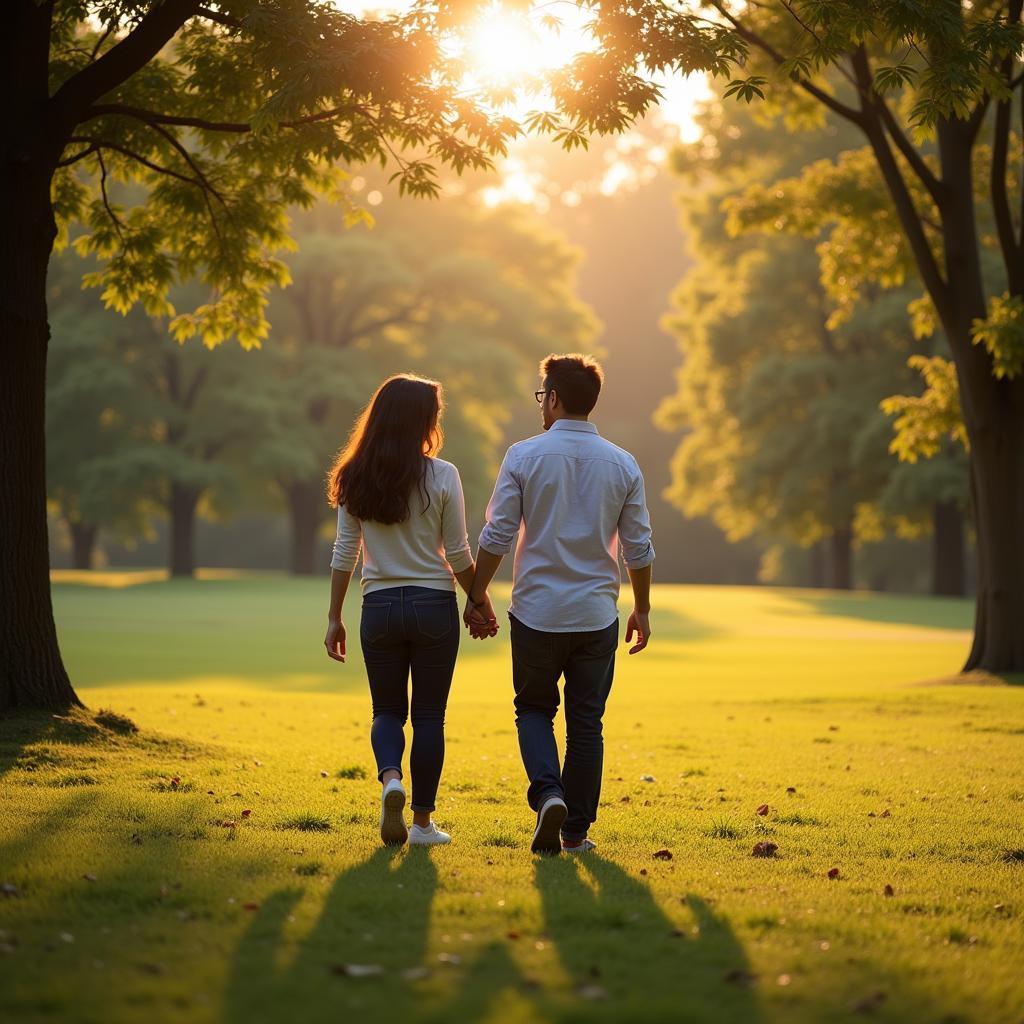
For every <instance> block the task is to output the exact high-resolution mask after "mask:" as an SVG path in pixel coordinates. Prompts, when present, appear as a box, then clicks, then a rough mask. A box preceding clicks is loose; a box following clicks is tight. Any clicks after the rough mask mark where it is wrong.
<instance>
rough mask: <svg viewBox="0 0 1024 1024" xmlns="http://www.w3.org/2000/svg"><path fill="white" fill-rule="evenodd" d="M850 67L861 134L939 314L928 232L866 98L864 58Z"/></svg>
mask: <svg viewBox="0 0 1024 1024" xmlns="http://www.w3.org/2000/svg"><path fill="white" fill-rule="evenodd" d="M853 67H854V73H855V74H856V75H857V81H858V84H859V85H860V92H861V100H862V103H863V104H864V105H863V107H862V108H861V109H862V112H863V115H864V120H863V130H864V134H865V135H866V136H867V139H868V143H869V144H870V146H871V150H872V152H873V153H874V154H875V160H876V161H877V163H878V168H879V170H880V171H881V174H882V180H883V181H884V182H885V185H886V188H887V189H888V191H889V197H890V198H891V199H892V202H893V205H894V206H895V208H896V216H897V217H898V218H899V220H900V224H901V225H902V227H903V232H904V234H905V235H906V236H907V242H908V243H909V245H910V249H911V252H912V253H913V254H914V260H915V262H916V263H917V267H918V270H919V271H920V273H921V279H922V280H923V282H924V286H925V288H926V289H927V290H928V294H929V295H930V296H931V299H932V302H933V303H934V304H935V307H936V309H938V310H939V311H940V314H942V313H944V312H948V301H947V300H948V290H949V285H948V283H947V282H946V280H945V278H944V277H943V276H942V271H941V270H940V269H939V265H938V262H937V260H936V259H935V253H934V252H932V247H931V244H930V243H929V241H928V236H927V235H926V234H925V230H924V224H923V223H922V220H921V215H920V214H919V213H918V211H917V207H916V206H915V205H914V197H913V196H912V195H911V193H910V189H909V187H908V186H907V182H906V181H905V179H904V177H903V172H902V171H901V170H900V166H899V164H898V163H897V162H896V157H895V155H894V154H893V151H892V149H891V148H890V146H889V140H888V138H887V136H886V131H885V126H884V125H883V123H882V121H881V117H880V112H879V110H878V108H877V107H876V106H875V104H873V103H872V102H871V99H870V96H871V93H870V87H871V69H870V67H868V65H867V63H866V62H863V63H862V62H855V63H854V65H853Z"/></svg>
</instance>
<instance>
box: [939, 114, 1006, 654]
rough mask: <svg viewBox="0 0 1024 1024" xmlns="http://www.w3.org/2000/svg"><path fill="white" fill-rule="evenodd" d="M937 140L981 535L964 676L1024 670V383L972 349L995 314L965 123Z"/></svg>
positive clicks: (946, 311)
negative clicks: (996, 370) (976, 334)
mask: <svg viewBox="0 0 1024 1024" xmlns="http://www.w3.org/2000/svg"><path fill="white" fill-rule="evenodd" d="M938 142H939V157H940V160H941V163H942V171H943V181H944V182H945V184H946V186H947V197H946V201H945V207H944V209H943V217H942V228H943V249H944V252H945V257H946V276H947V280H948V283H949V293H950V294H949V296H948V301H946V302H944V303H941V304H938V303H937V304H936V308H937V309H938V312H939V315H940V317H941V319H942V323H943V327H944V328H945V331H946V336H947V338H948V339H949V344H950V347H951V349H952V350H953V356H954V360H955V363H956V370H957V380H958V382H959V385H960V405H961V408H962V410H963V417H964V425H965V426H966V428H967V437H968V439H969V441H970V447H971V453H970V464H971V498H972V501H973V504H974V510H973V511H974V521H975V524H976V526H977V532H978V552H977V557H978V596H977V604H976V608H975V621H974V643H973V645H972V647H971V652H970V654H969V655H968V657H967V661H966V663H965V665H964V670H965V671H967V670H970V669H976V668H981V669H986V670H987V671H990V672H1024V627H1022V624H1024V377H1020V376H1018V377H1017V378H1015V379H1013V380H1009V379H1007V378H1005V377H1004V378H1002V379H997V378H996V377H995V375H994V374H993V365H992V357H991V356H990V355H989V353H988V352H987V351H986V349H985V347H984V346H983V345H975V344H974V341H973V337H972V330H973V324H974V321H975V320H976V319H981V318H984V317H986V316H987V313H988V310H987V304H986V301H985V290H984V285H983V280H982V273H981V257H980V252H981V249H980V240H979V238H978V233H977V226H976V223H975V209H974V199H973V195H974V193H973V187H974V185H973V181H972V165H971V147H970V145H969V144H968V142H967V141H966V137H965V127H964V122H961V121H953V122H949V121H943V122H940V124H939V128H938ZM1012 269H1014V270H1016V269H1017V268H1012Z"/></svg>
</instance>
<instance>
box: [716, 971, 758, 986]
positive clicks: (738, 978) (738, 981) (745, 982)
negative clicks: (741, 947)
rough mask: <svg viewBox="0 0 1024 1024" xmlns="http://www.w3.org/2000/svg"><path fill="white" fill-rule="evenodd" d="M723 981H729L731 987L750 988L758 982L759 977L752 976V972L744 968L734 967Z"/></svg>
mask: <svg viewBox="0 0 1024 1024" xmlns="http://www.w3.org/2000/svg"><path fill="white" fill-rule="evenodd" d="M722 980H723V981H727V982H728V983H729V984H730V985H740V986H742V987H743V988H749V987H750V986H751V985H753V984H754V982H755V981H757V975H756V974H751V973H750V971H748V970H745V969H744V968H742V967H734V968H733V969H732V970H731V971H727V972H726V974H725V976H724V977H723V978H722Z"/></svg>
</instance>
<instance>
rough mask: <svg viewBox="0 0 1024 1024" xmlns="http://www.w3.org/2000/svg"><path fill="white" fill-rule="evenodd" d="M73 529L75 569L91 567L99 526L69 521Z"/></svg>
mask: <svg viewBox="0 0 1024 1024" xmlns="http://www.w3.org/2000/svg"><path fill="white" fill-rule="evenodd" d="M68 529H69V530H70V531H71V565H72V568H75V569H91V568H92V556H93V551H94V549H95V547H96V537H97V535H98V534H99V532H100V531H99V527H98V526H93V525H92V524H90V523H79V522H72V521H70V520H69V521H68Z"/></svg>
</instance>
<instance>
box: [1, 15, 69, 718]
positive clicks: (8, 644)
mask: <svg viewBox="0 0 1024 1024" xmlns="http://www.w3.org/2000/svg"><path fill="white" fill-rule="evenodd" d="M8 14H9V15H10V17H9V18H8V19H7V22H6V24H5V27H4V33H3V34H2V35H3V37H4V38H3V41H2V42H0V65H2V66H0V88H2V89H3V93H4V95H5V96H7V97H8V98H9V99H10V100H11V103H10V105H9V107H8V109H7V124H6V125H5V128H4V131H3V134H2V137H0V360H2V366H3V371H2V372H0V469H2V477H3V479H2V482H0V579H2V581H3V582H2V586H3V589H4V596H3V600H0V651H2V652H3V653H2V656H0V714H5V713H8V712H11V711H13V710H15V709H19V708H49V709H52V710H62V709H66V708H68V707H70V706H71V705H75V704H81V702H80V701H79V699H78V697H77V696H76V694H75V691H74V689H72V686H71V681H70V680H69V679H68V674H67V672H66V671H65V668H64V663H63V661H62V660H61V656H60V649H59V647H58V646H57V630H56V626H55V625H54V621H53V606H52V604H51V602H50V552H49V538H48V535H47V534H48V530H47V522H46V451H45V437H44V435H45V431H44V423H45V398H46V350H47V345H48V343H49V339H50V328H49V324H48V322H47V316H46V268H47V264H48V262H49V259H50V251H51V249H52V248H53V241H54V238H55V237H56V233H57V230H56V224H55V222H54V217H53V210H52V208H51V206H50V181H51V179H52V176H53V170H54V166H55V164H56V160H57V159H58V155H59V147H57V146H56V145H55V144H54V143H52V142H51V141H50V140H48V139H47V138H46V137H45V123H46V122H45V114H44V111H45V103H46V91H45V90H46V79H45V54H46V46H47V41H48V32H49V14H48V8H44V6H43V5H34V4H27V5H26V4H19V5H16V6H15V8H14V9H13V10H12V11H10V12H7V11H5V17H6V16H7V15H8ZM40 56H42V58H43V60H42V63H41V64H40V63H39V58H40ZM37 65H38V66H37ZM40 68H41V73H40Z"/></svg>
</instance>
